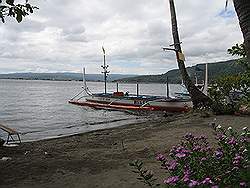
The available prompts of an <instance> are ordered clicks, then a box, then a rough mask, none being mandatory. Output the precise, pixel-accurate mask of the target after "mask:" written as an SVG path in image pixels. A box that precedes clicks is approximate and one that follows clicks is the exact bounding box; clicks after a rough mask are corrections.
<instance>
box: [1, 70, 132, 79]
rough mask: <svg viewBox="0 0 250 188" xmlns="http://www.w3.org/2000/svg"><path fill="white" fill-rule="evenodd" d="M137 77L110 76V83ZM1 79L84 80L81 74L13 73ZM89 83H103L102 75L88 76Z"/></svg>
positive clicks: (2, 75)
mask: <svg viewBox="0 0 250 188" xmlns="http://www.w3.org/2000/svg"><path fill="white" fill-rule="evenodd" d="M134 76H135V75H122V74H110V75H109V76H108V78H107V80H108V81H114V80H117V79H121V78H128V77H134ZM0 79H23V80H82V74H81V73H69V72H64V73H12V74H0ZM86 80H87V81H103V75H101V74H86Z"/></svg>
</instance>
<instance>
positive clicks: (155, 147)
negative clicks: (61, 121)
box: [0, 114, 250, 188]
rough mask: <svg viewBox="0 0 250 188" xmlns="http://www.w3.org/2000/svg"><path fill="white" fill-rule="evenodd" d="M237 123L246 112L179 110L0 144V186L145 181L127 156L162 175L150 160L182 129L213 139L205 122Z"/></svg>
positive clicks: (122, 186)
mask: <svg viewBox="0 0 250 188" xmlns="http://www.w3.org/2000/svg"><path fill="white" fill-rule="evenodd" d="M213 121H215V123H216V124H220V125H221V126H224V127H228V126H232V127H235V128H236V129H241V128H243V127H245V126H247V127H249V124H250V123H249V122H250V117H249V116H210V117H208V118H203V117H201V116H200V115H199V114H185V115H184V114H182V115H178V116H171V117H166V118H161V119H158V120H148V121H147V122H144V123H138V124H132V125H126V126H123V127H117V128H112V129H106V130H100V131H94V132H89V133H84V134H79V135H74V136H69V137H63V138H58V139H50V140H42V141H36V142H29V143H22V144H21V145H20V146H19V147H2V148H0V158H2V157H11V160H8V161H0V166H1V170H0V187H3V188H13V187H15V188H29V187H32V188H36V187H39V188H40V187H41V188H45V187H46V188H50V187H51V188H52V187H55V188H57V187H58V188H59V187H70V188H72V187H76V188H78V187H86V188H92V187H103V188H110V187H112V188H113V187H119V188H130V187H131V188H132V187H138V188H140V187H146V186H144V185H143V184H142V183H140V182H139V181H137V180H136V176H135V174H133V173H132V172H131V170H132V169H131V167H130V166H129V165H128V164H129V162H131V161H133V160H135V159H141V160H143V161H144V162H145V167H147V168H149V169H152V170H153V171H154V172H155V174H157V176H158V177H159V178H158V182H162V179H163V178H164V177H165V174H164V172H163V171H161V170H160V165H159V163H158V162H157V161H156V160H155V155H156V154H157V153H158V152H162V153H168V151H169V149H170V148H171V147H172V146H173V145H175V144H177V143H178V142H179V140H180V138H181V137H182V136H183V135H184V134H185V133H187V132H191V133H193V134H195V135H201V134H203V135H206V136H207V137H208V138H209V141H210V142H213V141H214V139H213V137H214V135H213V129H212V128H211V127H210V126H209V123H211V122H213Z"/></svg>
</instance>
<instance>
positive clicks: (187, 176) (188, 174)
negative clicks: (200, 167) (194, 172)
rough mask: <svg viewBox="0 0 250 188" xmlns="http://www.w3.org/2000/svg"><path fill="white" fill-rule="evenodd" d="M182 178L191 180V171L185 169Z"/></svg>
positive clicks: (186, 180)
mask: <svg viewBox="0 0 250 188" xmlns="http://www.w3.org/2000/svg"><path fill="white" fill-rule="evenodd" d="M182 180H183V181H184V182H185V183H187V182H188V181H189V180H190V171H189V170H187V171H184V176H183V178H182Z"/></svg>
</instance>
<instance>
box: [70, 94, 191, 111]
mask: <svg viewBox="0 0 250 188" xmlns="http://www.w3.org/2000/svg"><path fill="white" fill-rule="evenodd" d="M69 103H71V104H76V105H81V106H89V107H93V108H98V109H111V110H112V109H116V110H133V111H135V110H144V111H166V112H187V111H189V110H190V109H191V108H192V102H191V101H190V100H178V99H170V98H163V97H158V98H157V97H156V98H152V97H151V98H150V97H147V96H139V97H138V96H130V97H112V96H89V97H87V98H86V99H85V101H73V100H71V101H69Z"/></svg>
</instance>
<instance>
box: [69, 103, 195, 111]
mask: <svg viewBox="0 0 250 188" xmlns="http://www.w3.org/2000/svg"><path fill="white" fill-rule="evenodd" d="M69 103H71V104H75V105H80V106H89V107H93V108H99V109H105V108H106V109H107V108H110V109H117V110H137V111H138V110H146V111H167V112H187V111H189V110H190V108H186V107H161V106H150V107H148V106H144V107H141V106H136V105H129V104H121V103H113V104H109V103H107V102H104V101H103V102H98V103H96V102H89V101H80V102H79V101H69Z"/></svg>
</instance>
